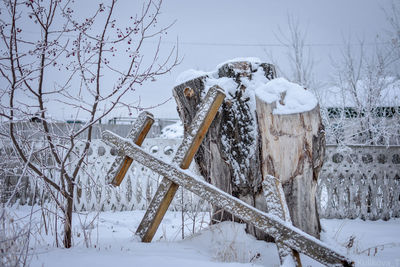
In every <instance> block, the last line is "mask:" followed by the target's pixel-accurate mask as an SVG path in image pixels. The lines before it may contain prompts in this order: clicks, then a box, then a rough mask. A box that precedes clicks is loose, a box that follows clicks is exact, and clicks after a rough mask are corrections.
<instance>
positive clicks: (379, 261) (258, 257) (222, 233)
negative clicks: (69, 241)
mask: <svg viewBox="0 0 400 267" xmlns="http://www.w3.org/2000/svg"><path fill="white" fill-rule="evenodd" d="M30 211H31V208H30V207H19V208H18V209H13V210H10V212H12V213H14V215H15V217H19V218H22V219H21V220H15V221H16V222H19V223H22V222H24V221H26V220H27V219H28V218H29V215H30ZM143 215H144V211H127V212H101V213H95V212H92V213H89V214H80V215H79V216H78V214H74V223H73V224H74V225H73V229H74V238H73V240H74V245H73V248H72V249H63V248H56V247H55V241H54V238H53V236H52V235H51V233H50V232H51V231H50V230H49V231H48V235H46V234H45V230H44V227H43V221H42V220H41V219H40V218H41V211H40V209H39V208H34V209H33V216H32V224H31V228H32V232H33V233H34V235H33V237H34V238H32V239H31V242H32V243H35V245H34V246H33V247H32V249H31V250H30V251H31V252H30V254H32V255H33V256H32V258H31V262H30V263H31V264H30V266H38V267H39V266H40V267H42V266H49V267H51V266H58V267H62V266H66V267H67V266H68V267H71V266H73V267H77V266H104V267H106V266H113V265H114V266H118V267H124V266H175V267H176V266H191V267H197V266H279V258H278V254H277V250H276V247H275V245H274V244H273V243H265V242H263V241H257V240H255V239H254V238H253V237H252V236H250V235H248V234H246V233H245V231H244V225H242V224H237V223H231V222H225V223H221V224H219V225H214V226H211V227H208V221H209V214H208V213H203V214H200V215H199V216H198V217H197V219H196V223H195V231H196V234H194V235H192V234H191V233H192V231H193V220H190V219H188V218H187V216H186V219H185V222H186V223H185V225H186V229H185V239H184V240H182V233H181V220H182V218H181V213H180V212H168V213H167V215H166V217H165V218H164V220H163V222H162V224H161V225H160V228H159V230H158V232H157V233H156V236H155V237H154V241H153V242H152V243H141V242H139V240H138V239H137V238H135V236H134V232H135V230H136V228H137V226H138V224H139V223H140V220H141V218H142V217H143ZM47 223H48V224H49V223H51V221H48V222H47ZM321 223H322V227H323V232H322V240H323V241H325V242H327V243H329V244H331V245H332V246H334V247H336V248H337V249H338V250H339V251H342V252H343V253H344V254H347V255H348V256H349V257H351V258H352V259H354V260H355V262H356V266H400V219H393V220H390V221H362V220H337V219H334V220H327V219H323V220H321ZM26 227H28V225H26ZM39 230H40V233H39V232H38V231H39ZM85 237H86V238H85ZM302 262H303V266H322V265H321V264H319V263H317V262H315V261H313V260H312V259H310V258H308V257H306V256H304V255H302Z"/></svg>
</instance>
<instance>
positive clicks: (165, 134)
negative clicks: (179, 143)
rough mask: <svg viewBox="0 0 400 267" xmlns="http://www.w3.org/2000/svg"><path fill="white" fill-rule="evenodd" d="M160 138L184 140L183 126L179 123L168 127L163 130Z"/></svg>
mask: <svg viewBox="0 0 400 267" xmlns="http://www.w3.org/2000/svg"><path fill="white" fill-rule="evenodd" d="M160 138H165V139H177V138H183V124H182V122H181V121H177V122H176V123H174V124H171V125H168V126H166V127H164V128H163V129H162V130H161V135H160Z"/></svg>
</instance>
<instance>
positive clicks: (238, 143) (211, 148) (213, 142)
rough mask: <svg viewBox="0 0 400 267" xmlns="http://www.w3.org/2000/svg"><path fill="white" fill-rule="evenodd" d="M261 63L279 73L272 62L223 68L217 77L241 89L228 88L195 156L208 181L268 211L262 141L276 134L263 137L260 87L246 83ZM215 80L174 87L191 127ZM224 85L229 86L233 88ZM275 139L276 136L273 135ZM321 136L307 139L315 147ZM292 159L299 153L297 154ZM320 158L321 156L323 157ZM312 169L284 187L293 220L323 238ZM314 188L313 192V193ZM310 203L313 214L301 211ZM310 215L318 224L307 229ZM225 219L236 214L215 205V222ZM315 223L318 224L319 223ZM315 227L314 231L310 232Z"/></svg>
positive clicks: (270, 72)
mask: <svg viewBox="0 0 400 267" xmlns="http://www.w3.org/2000/svg"><path fill="white" fill-rule="evenodd" d="M260 68H262V70H263V71H264V76H265V77H266V78H267V79H268V80H271V79H273V78H275V77H276V75H275V68H274V66H273V65H271V64H266V63H259V64H254V63H250V62H245V61H243V62H231V63H227V64H225V65H223V66H222V67H220V68H219V69H218V74H217V76H218V77H219V78H221V77H228V78H231V79H232V80H233V81H234V82H235V83H236V84H237V87H236V90H228V92H227V96H226V98H225V101H224V103H223V104H222V106H221V108H220V109H219V112H218V113H217V115H216V117H215V119H214V121H213V123H212V124H211V126H210V128H209V130H208V132H207V135H206V137H205V139H204V140H203V142H202V145H201V146H200V148H199V150H198V152H197V154H196V156H195V161H196V163H197V164H198V167H199V170H200V173H201V174H202V176H203V177H204V178H205V179H206V180H207V181H208V182H210V183H211V184H213V185H215V186H216V187H218V188H220V189H221V190H223V191H225V192H227V193H229V194H231V195H233V196H235V197H237V198H239V199H241V200H243V201H245V202H246V203H248V204H249V205H251V206H254V207H256V208H258V209H260V210H262V211H267V203H266V200H265V197H264V195H263V190H262V181H263V176H262V173H261V169H262V166H261V162H263V160H262V159H261V144H260V141H259V140H260V139H262V140H269V138H271V133H268V132H266V133H265V132H264V131H263V132H262V136H260V135H259V131H258V124H257V116H256V114H255V106H256V104H255V100H254V92H251V91H250V89H247V87H246V85H247V84H250V83H249V81H250V82H251V80H252V79H253V75H255V72H256V71H257V70H258V69H260ZM212 79H215V77H214V76H213V77H208V76H207V75H205V76H202V77H198V78H195V79H192V80H189V81H187V82H184V83H182V84H180V85H178V86H176V87H175V88H174V90H173V93H174V97H175V100H176V102H177V106H178V107H177V109H178V113H179V116H180V118H181V120H182V121H183V123H184V127H185V128H186V127H188V126H189V125H190V123H191V121H192V119H193V117H194V115H195V114H196V111H197V107H198V105H199V103H200V101H201V97H202V95H204V93H205V90H206V85H207V86H212V85H214V84H210V82H211V83H212ZM246 81H247V82H246ZM220 86H221V87H222V88H223V87H224V85H223V84H220ZM223 89H225V90H227V88H223ZM302 116H303V115H302ZM318 118H319V117H318ZM319 122H320V120H319ZM297 128H298V127H297ZM185 130H186V129H185ZM313 133H314V132H313ZM316 136H318V135H316ZM272 138H275V137H274V136H272ZM318 140H319V141H321V140H320V139H318V138H316V139H315V141H314V139H313V140H312V142H309V141H307V144H308V145H309V148H310V149H313V148H314V147H316V146H314V145H313V144H314V143H313V142H316V141H318ZM264 151H265V150H264ZM317 152H318V151H317ZM296 155H298V154H296ZM310 155H312V156H314V155H315V153H312V152H310ZM322 155H323V153H322ZM290 158H294V156H291V157H290ZM316 158H318V159H320V157H316ZM302 160H303V161H302V162H304V164H306V163H307V164H308V161H307V160H308V158H304V157H303V158H302ZM313 162H314V161H313ZM275 164H277V163H275ZM300 165H301V164H299V166H300ZM301 166H303V165H301ZM311 166H317V165H316V164H314V165H311ZM307 168H308V165H307V166H304V170H305V175H309V174H310V173H309V171H311V176H304V177H305V178H301V177H303V176H301V175H300V174H299V175H298V177H299V178H297V176H296V178H295V179H292V180H293V181H292V182H291V183H288V184H286V185H285V184H284V185H283V187H284V189H285V195H286V199H287V201H288V206H289V209H290V214H291V215H292V213H293V215H292V221H293V224H294V225H295V226H299V227H300V228H301V229H303V230H305V231H306V232H308V233H310V234H313V235H314V236H317V237H318V236H319V229H320V227H319V219H318V214H317V211H316V205H315V186H316V177H317V174H318V171H319V169H318V170H317V168H313V167H311V169H307ZM277 170H278V169H277ZM279 170H280V169H279ZM300 171H302V170H299V172H300ZM268 174H271V175H273V176H276V177H278V178H280V177H281V176H280V175H277V174H276V173H275V172H273V173H268ZM308 177H311V179H308ZM285 181H287V180H285ZM283 182H284V181H283ZM302 183H304V184H302ZM309 191H310V192H312V193H311V194H309ZM303 194H304V196H303ZM301 199H304V201H306V203H304V204H302V203H301V201H300V200H301ZM304 206H307V207H309V206H312V207H309V212H308V213H307V214H309V213H310V214H311V213H312V212H314V214H313V216H309V215H307V217H302V216H300V215H301V211H303V207H304ZM308 218H311V219H313V221H312V222H311V225H312V226H311V227H309V226H305V227H304V228H302V227H303V225H304V223H303V222H304V220H307V219H308ZM223 220H236V218H234V217H233V216H232V215H231V214H230V213H228V212H226V211H224V210H223V209H222V208H221V207H216V206H214V207H213V215H212V221H213V222H219V221H223ZM236 221H239V220H236ZM300 222H301V223H300ZM315 224H317V226H318V227H315ZM309 229H312V230H313V231H309ZM247 230H248V232H249V233H251V234H253V235H254V236H256V237H257V238H259V239H266V240H271V238H269V237H268V236H266V235H265V234H264V233H262V232H261V231H258V230H256V229H255V228H254V227H252V226H249V225H248V228H247Z"/></svg>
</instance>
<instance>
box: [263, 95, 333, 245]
mask: <svg viewBox="0 0 400 267" xmlns="http://www.w3.org/2000/svg"><path fill="white" fill-rule="evenodd" d="M256 105H257V117H258V124H259V125H258V126H259V129H260V133H261V134H262V139H261V143H262V147H261V152H262V161H263V164H262V168H263V173H264V174H265V173H267V174H270V175H272V176H275V177H276V178H277V179H279V180H280V181H281V183H282V186H283V190H284V192H285V197H286V201H287V205H288V208H289V212H290V216H291V219H292V222H293V225H294V226H296V227H298V228H300V229H302V230H303V231H305V232H306V233H308V234H310V235H313V236H315V237H317V238H319V233H320V231H321V226H320V223H319V216H318V211H317V203H316V189H317V179H318V173H319V170H320V168H321V166H322V162H323V157H324V155H325V135H324V127H323V125H322V121H321V116H320V110H319V106H316V107H315V108H314V109H313V110H311V111H308V112H304V113H297V114H288V115H276V114H273V112H272V111H273V109H274V108H275V105H276V104H275V103H271V104H268V103H265V102H263V101H262V100H260V99H259V98H258V97H257V96H256Z"/></svg>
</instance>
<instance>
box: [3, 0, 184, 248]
mask: <svg viewBox="0 0 400 267" xmlns="http://www.w3.org/2000/svg"><path fill="white" fill-rule="evenodd" d="M81 4H82V3H79V5H81ZM77 5H78V3H75V2H74V1H61V0H47V1H41V0H28V1H25V0H24V1H19V0H3V1H2V7H1V18H0V19H1V21H0V38H1V42H2V44H1V56H0V74H1V78H0V79H1V84H2V85H3V86H2V87H1V88H0V95H1V107H0V117H1V122H2V124H3V126H5V127H1V128H2V129H5V130H4V131H2V132H1V133H0V134H1V136H2V138H5V139H9V140H10V141H11V143H12V146H13V148H14V151H15V152H16V153H17V155H18V157H19V159H20V161H21V163H22V164H24V165H26V166H27V167H28V175H29V176H31V177H33V179H39V180H41V181H43V182H44V183H43V185H44V187H45V188H46V190H47V191H48V194H50V195H51V196H52V199H53V200H54V201H55V203H56V204H57V207H58V208H59V209H60V210H61V212H62V214H63V223H64V238H63V244H64V246H65V247H66V248H69V247H71V245H72V230H71V222H72V211H73V199H74V194H75V192H76V179H77V176H78V174H79V173H80V171H81V170H82V168H83V167H84V166H85V164H86V159H87V155H88V153H89V150H90V146H91V141H92V139H93V129H94V128H93V127H94V125H95V124H96V123H98V122H99V121H100V120H101V119H102V118H104V117H105V116H106V115H108V114H109V113H110V112H111V111H112V110H114V109H115V108H119V107H124V108H126V109H127V110H128V112H132V110H133V109H140V108H141V107H140V106H137V105H134V104H132V103H131V102H128V101H127V97H129V96H132V94H131V93H132V91H134V90H135V89H136V87H137V86H140V85H142V84H143V83H144V82H146V81H149V80H154V79H155V77H157V76H159V75H162V74H165V73H167V72H169V71H170V70H171V68H173V67H174V66H176V65H177V64H178V63H179V58H178V54H177V50H176V47H173V48H172V49H171V50H170V51H169V52H168V53H167V55H166V57H165V58H164V59H163V58H162V55H161V54H160V52H161V50H160V49H161V38H162V36H163V35H165V34H166V32H167V30H168V29H169V27H170V26H171V25H168V26H166V27H162V26H159V25H158V17H159V14H160V8H161V0H147V1H145V2H144V3H143V4H141V5H138V4H137V3H135V5H136V6H138V7H139V10H138V12H137V14H136V15H133V16H131V17H130V18H129V19H128V22H126V21H123V20H122V19H121V12H120V10H121V8H124V7H122V6H120V5H119V3H118V2H117V0H110V1H108V3H107V4H103V3H98V4H97V6H96V5H95V3H92V2H91V3H90V6H91V8H90V10H82V9H80V8H78V6H77ZM133 5H134V4H132V6H133ZM92 7H93V8H92ZM130 8H131V7H130ZM88 11H89V12H90V13H91V14H88V13H86V12H88ZM28 25H29V26H28ZM153 39H156V40H158V41H157V42H155V45H154V49H153V53H152V54H151V55H149V54H144V52H143V51H144V50H143V47H144V42H145V41H146V40H153ZM54 106H56V107H61V106H64V107H65V108H67V109H69V110H71V111H73V112H74V114H75V115H74V116H75V118H85V121H86V122H85V123H83V124H82V125H80V126H79V127H78V126H77V125H75V124H71V125H68V126H64V127H66V128H64V129H62V128H60V127H59V126H58V124H55V123H53V122H54V120H53V119H52V118H51V110H52V107H53V109H54ZM80 143H81V144H82V143H83V146H81V148H78V145H79V144H80Z"/></svg>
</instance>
